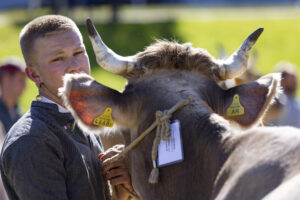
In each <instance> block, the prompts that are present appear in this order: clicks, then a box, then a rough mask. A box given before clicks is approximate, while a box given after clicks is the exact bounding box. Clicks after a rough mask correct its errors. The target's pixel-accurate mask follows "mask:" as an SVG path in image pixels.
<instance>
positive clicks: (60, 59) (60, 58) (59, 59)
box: [51, 57, 63, 62]
mask: <svg viewBox="0 0 300 200" xmlns="http://www.w3.org/2000/svg"><path fill="white" fill-rule="evenodd" d="M62 60H63V57H58V58H54V59H53V60H51V62H58V61H62Z"/></svg>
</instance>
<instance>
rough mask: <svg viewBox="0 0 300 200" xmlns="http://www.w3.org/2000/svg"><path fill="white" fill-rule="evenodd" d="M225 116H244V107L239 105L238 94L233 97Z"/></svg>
mask: <svg viewBox="0 0 300 200" xmlns="http://www.w3.org/2000/svg"><path fill="white" fill-rule="evenodd" d="M226 114H227V116H238V115H243V114H244V107H243V106H242V105H241V103H240V97H239V95H238V94H235V95H234V96H233V100H232V103H231V105H230V106H229V108H228V109H227V111H226Z"/></svg>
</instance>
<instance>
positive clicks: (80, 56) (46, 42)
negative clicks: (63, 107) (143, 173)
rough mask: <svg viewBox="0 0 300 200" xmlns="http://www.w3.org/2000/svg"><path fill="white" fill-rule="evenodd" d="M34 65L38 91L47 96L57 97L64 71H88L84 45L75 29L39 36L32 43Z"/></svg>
mask: <svg viewBox="0 0 300 200" xmlns="http://www.w3.org/2000/svg"><path fill="white" fill-rule="evenodd" d="M33 54H34V55H33V56H34V57H33V58H34V61H35V62H34V65H35V66H34V67H35V69H36V72H37V75H38V76H39V82H41V83H43V85H42V87H41V88H40V91H41V92H42V94H43V95H46V96H48V97H53V98H58V94H57V93H58V88H60V87H62V85H63V81H62V78H63V76H64V75H65V74H66V73H87V74H89V73H90V64H89V59H88V56H87V53H86V50H85V46H84V44H83V42H82V40H81V39H80V37H79V35H78V33H77V32H76V31H67V32H60V33H55V34H51V35H48V36H46V37H43V38H39V39H37V40H36V41H35V43H34V51H33Z"/></svg>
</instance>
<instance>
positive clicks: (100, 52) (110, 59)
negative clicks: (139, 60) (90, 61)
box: [86, 19, 135, 75]
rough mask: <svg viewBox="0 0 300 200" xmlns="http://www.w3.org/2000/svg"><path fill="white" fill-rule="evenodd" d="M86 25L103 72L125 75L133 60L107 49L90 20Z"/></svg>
mask: <svg viewBox="0 0 300 200" xmlns="http://www.w3.org/2000/svg"><path fill="white" fill-rule="evenodd" d="M86 25H87V29H88V34H89V38H90V40H91V42H92V45H93V49H94V52H95V55H96V59H97V63H98V64H99V65H100V66H101V67H103V68H104V69H105V70H107V71H109V72H112V73H114V74H120V75H126V74H127V73H128V72H130V71H131V70H132V69H133V67H134V63H135V62H134V61H133V58H132V57H123V56H120V55H118V54H116V53H115V52H113V51H112V50H111V49H110V48H108V47H107V46H106V45H105V44H104V43H103V41H102V39H101V37H100V35H99V34H98V32H97V30H96V28H95V26H94V24H93V22H92V20H91V19H87V20H86Z"/></svg>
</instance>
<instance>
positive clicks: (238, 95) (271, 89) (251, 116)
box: [222, 73, 281, 127]
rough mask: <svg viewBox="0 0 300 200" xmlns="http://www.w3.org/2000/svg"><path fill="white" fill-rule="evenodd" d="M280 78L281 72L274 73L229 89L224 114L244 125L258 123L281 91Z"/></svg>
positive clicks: (226, 93)
mask: <svg viewBox="0 0 300 200" xmlns="http://www.w3.org/2000/svg"><path fill="white" fill-rule="evenodd" d="M280 80H281V74H280V73H272V74H268V75H266V76H263V77H261V78H260V79H258V80H257V81H254V82H249V83H246V84H243V85H239V86H236V87H233V88H230V89H228V90H227V91H226V92H225V97H224V100H225V104H224V105H225V106H224V110H223V114H222V115H223V116H224V117H225V118H226V119H229V120H231V121H235V122H237V123H238V124H239V125H241V126H243V127H249V126H251V125H254V124H256V123H257V122H259V121H260V119H262V117H263V116H264V114H265V113H266V111H267V109H268V108H269V106H270V105H271V104H272V103H273V99H274V97H276V96H278V94H279V93H280V91H281V89H280Z"/></svg>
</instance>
